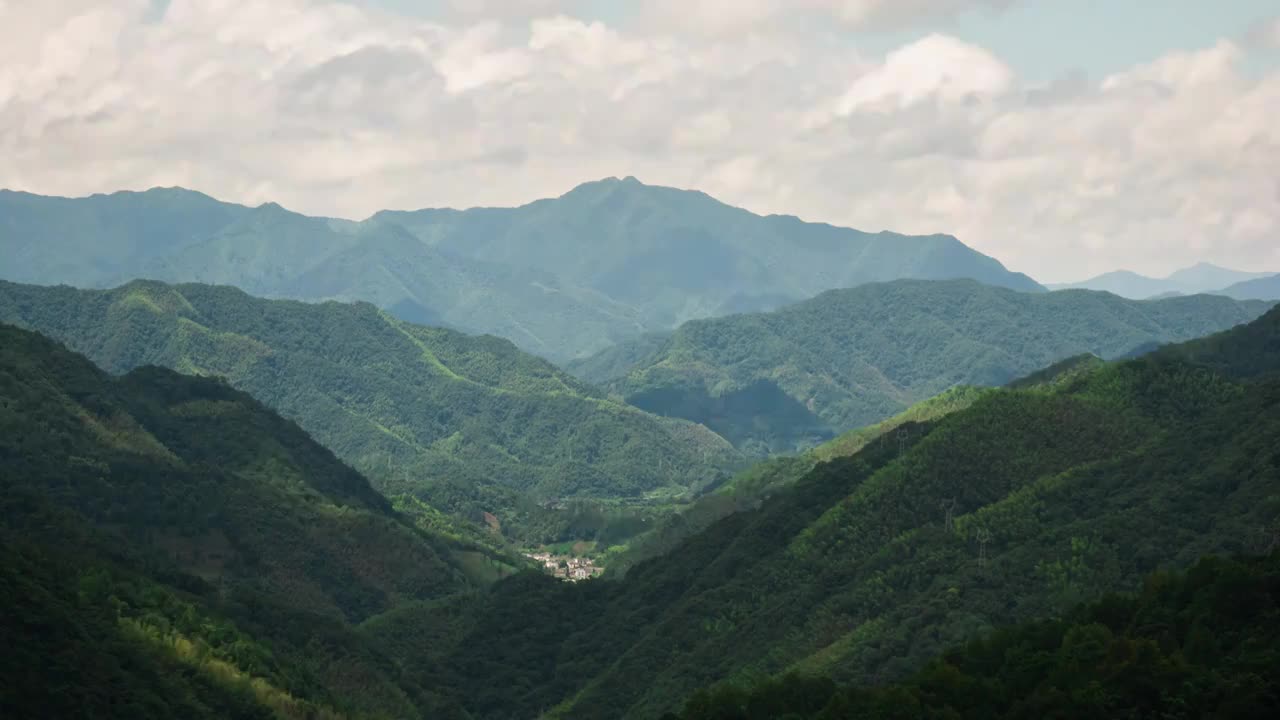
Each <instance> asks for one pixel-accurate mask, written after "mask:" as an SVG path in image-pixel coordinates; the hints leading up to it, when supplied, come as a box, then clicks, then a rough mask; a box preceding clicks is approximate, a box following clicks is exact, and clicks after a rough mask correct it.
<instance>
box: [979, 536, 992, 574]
mask: <svg viewBox="0 0 1280 720" xmlns="http://www.w3.org/2000/svg"><path fill="white" fill-rule="evenodd" d="M977 540H978V567H986V566H987V543H989V542H991V531H990V530H988V529H986V528H985V527H981V528H978V534H977Z"/></svg>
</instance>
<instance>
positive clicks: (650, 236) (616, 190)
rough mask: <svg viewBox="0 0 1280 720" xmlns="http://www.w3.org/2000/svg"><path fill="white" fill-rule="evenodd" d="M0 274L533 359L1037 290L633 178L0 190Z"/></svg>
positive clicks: (1021, 279) (900, 242) (1001, 271)
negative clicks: (339, 321) (322, 192)
mask: <svg viewBox="0 0 1280 720" xmlns="http://www.w3.org/2000/svg"><path fill="white" fill-rule="evenodd" d="M0 252H2V253H3V254H4V255H5V257H6V258H7V260H8V261H7V262H6V263H5V264H4V266H3V268H0V278H3V279H7V280H12V281H18V282H26V283H37V284H44V285H52V284H61V283H67V284H71V285H75V286H78V287H98V288H101V287H108V286H113V285H118V284H122V283H125V282H128V281H129V280H132V279H134V278H139V277H145V278H153V279H159V280H165V281H169V282H202V283H212V284H228V285H234V286H237V287H240V288H242V289H245V290H247V291H249V292H251V293H254V294H257V295H263V296H268V297H284V298H296V299H303V300H326V299H336V300H365V301H369V302H372V303H375V304H376V305H378V306H379V307H381V308H383V309H386V310H389V311H391V312H392V313H393V314H395V315H396V316H397V317H398V318H400V319H402V320H408V321H411V322H418V323H429V324H432V325H443V326H455V327H459V328H462V329H466V330H469V331H476V332H483V333H491V334H497V335H499V336H502V337H507V338H509V339H511V340H512V341H513V342H515V343H517V344H518V345H519V346H520V347H522V348H524V349H526V350H528V351H531V352H534V353H537V354H540V355H543V356H545V357H549V358H553V359H557V360H567V359H571V358H575V357H581V356H586V355H589V354H591V353H593V352H596V351H598V350H601V349H603V348H605V347H608V346H609V345H612V344H614V343H616V342H619V341H622V340H625V339H628V338H632V337H636V336H638V335H640V334H642V333H644V332H648V331H662V330H668V329H671V328H674V327H675V326H677V325H679V324H680V323H682V322H684V321H686V320H689V319H693V318H701V317H708V316H713V315H723V314H726V313H730V312H743V311H752V310H766V309H772V308H774V307H778V306H779V305H782V304H784V303H787V302H793V301H796V300H801V299H804V298H807V297H811V296H813V295H815V294H817V293H819V292H822V291H823V290H829V289H832V288H841V287H849V286H852V285H856V284H859V283H864V282H873V281H882V280H891V279H895V278H903V277H912V278H934V279H938V278H957V277H964V278H973V279H975V280H978V281H981V282H984V283H988V284H992V285H1000V286H1006V287H1011V288H1016V289H1020V290H1043V288H1041V287H1040V286H1039V285H1038V284H1036V283H1035V282H1034V281H1033V280H1031V279H1030V278H1028V277H1026V276H1025V275H1022V274H1019V273H1013V272H1010V271H1008V270H1007V269H1005V268H1004V267H1003V266H1002V265H1001V264H1000V263H999V262H998V261H996V260H994V259H992V258H990V257H987V256H985V255H982V254H981V253H978V252H976V251H974V250H972V249H971V248H969V247H967V246H965V245H963V244H962V243H960V242H959V241H958V240H956V239H955V238H953V237H950V236H945V235H931V236H923V237H916V236H906V235H897V234H893V233H876V234H872V233H864V232H860V231H857V230H851V229H847V228H838V227H833V226H830V225H824V224H817V223H806V222H802V221H800V220H798V219H796V218H793V217H784V216H769V217H761V216H758V215H754V214H752V213H749V212H747V211H745V210H742V209H739V208H734V207H730V206H728V205H725V204H723V203H720V202H718V201H716V200H714V199H712V198H711V197H709V196H707V195H705V194H703V193H700V192H692V191H684V190H676V189H672V188H664V187H654V186H648V185H644V184H642V183H640V182H638V181H636V180H635V179H633V178H627V179H625V180H617V179H609V180H604V181H600V182H593V183H587V184H585V185H582V186H580V187H578V188H576V189H574V190H572V191H571V192H569V193H566V194H565V195H563V196H561V197H559V198H553V199H547V200H540V201H538V202H534V203H530V204H528V205H525V206H522V207H518V208H477V209H472V210H422V211H416V212H382V213H378V214H377V215H375V216H374V217H372V218H370V219H368V220H366V221H364V222H351V221H346V220H333V219H328V218H314V217H307V216H304V215H300V214H297V213H293V212H289V211H288V210H285V209H284V208H281V207H280V206H278V205H275V204H272V203H268V204H265V205H262V206H260V207H257V208H247V207H244V206H240V205H234V204H229V203H220V202H218V201H216V200H213V199H212V198H209V197H207V196H205V195H201V194H199V193H194V192H190V191H186V190H181V189H155V190H150V191H147V192H144V193H132V192H121V193H115V194H112V195H95V196H93V197H89V198H83V199H69V198H52V197H42V196H37V195H31V194H28V193H15V192H8V191H0Z"/></svg>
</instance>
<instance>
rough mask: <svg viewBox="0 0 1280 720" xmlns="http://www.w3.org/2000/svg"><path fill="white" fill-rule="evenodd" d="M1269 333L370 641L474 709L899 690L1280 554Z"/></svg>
mask: <svg viewBox="0 0 1280 720" xmlns="http://www.w3.org/2000/svg"><path fill="white" fill-rule="evenodd" d="M1085 297H1086V298H1087V297H1090V296H1088V295H1086V296H1085ZM1278 335H1280V310H1272V311H1270V312H1269V313H1268V314H1266V315H1264V316H1263V317H1261V318H1259V319H1257V320H1255V321H1254V322H1252V323H1250V324H1248V325H1246V326H1242V327H1238V328H1235V329H1233V330H1230V331H1227V332H1225V333H1223V334H1221V335H1217V336H1214V337H1212V338H1209V339H1207V340H1204V341H1201V342H1196V343H1191V344H1189V345H1187V346H1174V347H1172V348H1169V349H1167V350H1162V351H1160V352H1158V353H1156V354H1154V355H1151V356H1149V357H1144V358H1140V359H1136V360H1130V361H1126V362H1120V363H1113V364H1104V365H1101V366H1098V365H1096V363H1095V364H1093V365H1094V366H1093V367H1090V363H1074V364H1073V365H1074V366H1075V367H1076V368H1077V370H1078V371H1076V372H1069V373H1066V375H1065V377H1063V378H1062V380H1061V381H1052V380H1051V381H1049V382H1044V381H1043V378H1041V379H1037V380H1035V381H1033V382H1031V383H1030V384H1027V385H1023V386H1021V387H1020V388H1017V389H996V390H988V391H986V392H985V393H983V394H982V395H981V397H978V398H976V399H975V400H974V401H973V402H972V404H969V405H968V407H965V408H963V409H959V410H956V411H954V412H950V413H949V414H945V416H944V417H942V418H941V419H938V420H936V421H931V422H925V423H919V424H911V423H909V424H906V425H902V426H900V427H899V428H898V430H897V431H895V433H894V436H893V437H894V439H897V438H898V433H899V432H901V433H903V434H902V440H900V441H899V442H890V443H880V442H873V443H870V444H868V445H866V446H865V447H863V448H862V449H861V450H859V451H857V452H856V453H855V454H853V455H852V456H849V457H840V458H836V459H833V460H832V461H830V462H826V463H820V464H818V465H817V466H816V467H815V468H814V469H813V470H812V471H810V472H809V473H808V474H807V475H805V476H804V477H803V478H802V479H800V480H799V481H798V482H796V483H795V484H794V485H792V486H791V487H790V488H787V489H784V490H782V491H781V492H778V493H776V494H775V495H774V496H773V497H772V498H771V499H769V500H768V501H766V502H764V503H763V504H761V505H760V507H759V508H758V509H745V510H744V511H742V512H737V513H734V514H732V515H730V516H728V517H726V518H724V519H722V520H720V521H719V522H717V523H715V524H713V525H712V526H710V527H709V528H708V529H707V530H705V531H704V532H702V533H700V534H698V535H696V536H694V537H692V538H690V539H688V540H687V541H685V542H683V543H681V544H679V545H678V546H677V547H675V548H674V549H673V550H672V551H671V552H670V553H668V554H667V555H665V556H663V557H660V558H655V559H652V560H649V561H646V562H643V563H640V564H639V565H637V566H635V567H634V568H632V569H631V570H630V572H628V573H627V575H626V577H625V578H624V579H623V580H621V581H619V582H616V583H608V582H589V583H585V584H581V585H578V586H565V585H563V584H559V583H556V582H554V581H552V580H550V579H547V578H544V577H541V576H537V575H527V576H523V575H522V576H519V577H516V578H511V579H509V580H505V581H502V582H500V583H498V584H497V585H495V586H494V587H493V588H492V589H491V590H490V591H489V592H488V593H487V596H486V598H485V599H484V600H483V601H471V602H469V603H467V605H466V606H465V607H462V606H457V605H450V606H449V607H448V608H434V609H430V608H428V609H422V608H418V609H414V608H406V609H404V610H398V611H395V612H392V613H389V614H387V615H384V616H381V617H380V618H379V619H378V620H377V621H376V622H373V623H370V624H368V625H366V627H365V630H366V632H368V633H369V634H370V637H372V638H376V639H378V640H379V641H380V642H386V643H388V647H389V648H391V650H390V651H391V652H394V653H395V654H396V655H397V657H399V658H401V661H402V662H405V663H408V664H419V663H427V662H431V663H434V664H435V666H436V667H438V668H439V672H440V675H438V676H433V678H435V679H434V680H433V684H435V685H438V686H440V687H450V688H453V689H454V692H456V695H455V697H456V699H457V700H458V702H460V703H461V704H463V705H465V706H466V707H467V708H468V710H469V711H470V712H471V713H472V714H473V715H475V716H476V717H493V718H497V717H512V716H534V715H536V714H537V713H538V712H539V711H540V710H542V709H546V708H554V710H552V711H550V712H549V715H550V716H552V717H561V718H596V717H623V718H654V717H658V716H660V715H661V714H662V713H664V712H666V711H668V710H673V709H676V708H678V707H679V706H680V704H681V703H682V702H683V698H684V697H686V696H687V695H688V694H689V693H691V692H693V691H694V690H696V689H697V688H699V687H704V686H708V685H712V684H714V683H717V682H719V681H723V680H735V679H740V680H750V679H752V678H760V677H767V676H772V675H778V674H784V673H787V672H800V673H804V674H810V675H814V674H816V675H824V676H829V677H831V678H832V679H833V680H834V681H835V682H838V683H848V682H853V683H881V682H888V681H893V680H896V679H900V678H905V677H908V676H910V674H911V673H913V672H915V671H916V670H918V669H920V668H922V667H924V666H925V665H926V664H927V663H928V662H929V660H930V659H931V658H933V657H935V656H936V655H937V654H938V653H940V652H942V651H943V650H945V649H946V648H948V647H954V646H956V645H957V644H960V643H963V642H965V641H967V640H968V639H971V638H975V637H978V636H979V635H981V634H983V633H985V632H987V631H988V630H989V629H991V628H993V627H996V626H1000V625H1004V624H1007V623H1011V622H1019V621H1029V620H1035V619H1044V618H1053V617H1060V616H1062V615H1063V614H1064V613H1067V612H1069V611H1070V609H1071V608H1072V607H1074V606H1075V605H1076V604H1077V603H1078V602H1081V601H1088V600H1090V599H1093V598H1096V597H1098V596H1100V595H1101V594H1102V593H1105V592H1111V591H1117V590H1127V589H1132V588H1134V587H1136V586H1137V583H1138V582H1139V580H1140V578H1142V577H1143V576H1145V575H1146V574H1148V573H1151V572H1153V571H1157V570H1160V569H1164V568H1178V567H1187V566H1189V565H1191V564H1192V563H1193V562H1195V561H1196V559H1198V558H1200V557H1203V556H1205V555H1212V554H1219V555H1221V554H1228V555H1229V554H1236V553H1240V552H1242V551H1245V550H1246V549H1248V548H1252V547H1254V546H1256V545H1257V544H1258V540H1259V538H1260V537H1262V538H1263V539H1264V540H1266V541H1270V540H1271V539H1272V537H1273V535H1272V531H1271V530H1270V529H1269V528H1272V527H1273V526H1274V523H1275V522H1276V519H1277V518H1278V517H1280V379H1277V375H1276V372H1277V370H1280V345H1277V343H1276V341H1275V338H1276V337H1277V336H1278ZM427 638H430V642H428V641H427ZM424 648H427V649H425V650H424ZM479 678H483V680H477V679H479Z"/></svg>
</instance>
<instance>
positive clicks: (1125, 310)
mask: <svg viewBox="0 0 1280 720" xmlns="http://www.w3.org/2000/svg"><path fill="white" fill-rule="evenodd" d="M1267 307H1269V304H1268V303H1263V302H1237V301H1234V300H1230V299H1228V298H1223V297H1216V296H1204V295H1201V296H1193V297H1186V298H1172V299H1168V300H1160V301H1150V302H1138V301H1132V300H1125V299H1123V298H1120V297H1116V296H1115V295H1110V294H1106V293H1095V292H1087V291H1064V292H1055V293H1020V292H1014V291H1012V290H1008V289H1004V288H995V287H990V286H984V285H980V284H978V283H976V282H973V281H965V280H957V281H947V282H926V281H918V280H899V281H895V282H891V283H873V284H867V285H862V286H859V287H856V288H851V289H847V290H834V291H831V292H827V293H823V294H822V295H820V296H818V297H816V298H813V299H812V300H808V301H805V302H802V303H798V304H796V305H792V306H789V307H786V308H783V309H781V310H777V311H775V312H771V313H757V314H748V315H735V316H730V317H725V318H717V319H710V320H700V321H695V322H690V323H687V324H685V325H683V326H682V327H681V328H680V329H679V330H677V331H676V332H675V333H674V334H673V335H672V336H670V337H669V338H668V339H667V340H666V341H665V342H663V343H662V344H661V345H657V344H655V343H654V341H653V340H651V339H645V340H642V341H641V342H642V347H643V348H644V350H641V351H636V350H634V349H632V348H630V347H629V346H625V345H624V346H621V347H619V348H614V349H611V350H607V351H605V353H604V354H602V356H601V357H600V358H597V359H596V360H594V361H592V362H590V363H584V364H581V365H579V366H577V370H578V372H579V373H580V374H582V375H584V376H587V377H589V379H590V380H592V381H595V382H601V381H603V380H604V378H601V377H598V376H597V375H596V374H595V373H594V372H593V371H594V370H598V369H601V368H612V369H614V370H615V371H616V370H617V369H618V368H620V367H624V366H625V365H626V363H625V361H621V360H617V359H616V357H617V356H619V355H623V356H627V357H628V358H629V359H631V360H633V365H632V367H631V368H630V369H629V370H628V371H627V372H626V374H625V375H624V376H621V377H619V378H617V379H615V380H613V381H612V382H610V383H609V387H610V388H611V389H613V390H615V391H617V392H618V393H620V394H621V395H622V396H623V397H625V398H626V399H627V400H628V401H629V402H631V403H632V404H634V405H636V406H637V407H641V408H644V409H646V410H649V411H652V412H655V413H658V414H662V415H668V416H672V417H682V418H686V419H689V420H693V421H695V422H699V423H702V424H704V425H706V426H707V427H709V428H711V429H712V430H715V431H716V432H717V433H719V434H721V435H723V436H724V437H726V438H728V439H729V440H731V441H732V442H734V444H736V445H738V446H739V447H740V448H744V449H746V450H748V451H751V452H753V453H756V454H764V453H767V452H770V451H779V450H788V449H791V448H793V447H795V446H797V445H804V444H812V443H813V442H814V441H816V440H821V439H823V438H826V437H830V436H831V435H832V434H833V433H839V432H843V431H845V430H848V429H850V428H854V427H859V426H863V425H869V424H871V423H875V422H878V421H880V420H882V419H884V418H887V417H889V416H891V415H893V414H895V413H898V412H901V411H902V410H904V409H906V408H907V407H909V406H910V405H911V404H913V403H915V402H918V401H920V400H923V399H925V398H928V397H930V396H932V395H935V394H937V393H939V392H942V391H943V390H945V389H947V388H949V387H952V386H954V385H961V384H963V385H1002V384H1004V383H1006V382H1009V381H1010V380H1012V379H1014V378H1016V377H1019V376H1021V375H1024V374H1026V373H1029V372H1031V371H1033V370H1036V369H1037V368H1041V367H1044V366H1046V365H1049V364H1051V363H1054V362H1057V361H1059V360H1062V359H1064V358H1068V357H1071V356H1074V355H1079V354H1081V353H1092V354H1094V355H1097V356H1099V357H1102V358H1115V357H1118V356H1121V355H1123V354H1125V353H1127V352H1129V351H1131V350H1133V349H1134V348H1136V347H1139V346H1142V345H1146V344H1158V343H1165V342H1175V341H1180V340H1187V339H1190V338H1193V337H1196V336H1199V335H1204V334H1207V333H1210V332H1214V331H1217V330H1222V329H1224V328H1229V327H1231V326H1233V325H1236V324H1238V323H1242V322H1246V321H1248V320H1251V319H1253V318H1255V317H1257V316H1258V315H1259V314H1261V313H1262V312H1264V311H1265V310H1266V308H1267Z"/></svg>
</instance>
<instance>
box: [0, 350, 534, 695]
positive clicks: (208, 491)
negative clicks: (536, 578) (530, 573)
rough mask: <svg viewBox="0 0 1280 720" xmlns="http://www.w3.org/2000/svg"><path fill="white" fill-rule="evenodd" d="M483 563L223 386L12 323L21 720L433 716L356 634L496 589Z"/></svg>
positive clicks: (0, 404)
mask: <svg viewBox="0 0 1280 720" xmlns="http://www.w3.org/2000/svg"><path fill="white" fill-rule="evenodd" d="M476 556H487V553H486V551H484V550H483V549H481V548H477V547H474V546H469V545H466V544H463V543H459V542H456V541H451V540H448V539H446V538H442V537H438V536H433V535H431V534H428V533H425V532H423V531H422V530H420V529H417V528H416V527H414V526H413V524H412V523H411V521H410V520H409V519H408V518H405V517H402V516H400V515H398V514H397V513H395V512H394V511H393V510H392V509H391V506H390V503H388V502H387V500H386V499H385V498H383V497H382V496H381V495H379V494H378V493H377V492H375V491H374V490H373V488H372V487H370V485H369V483H368V482H367V481H366V480H365V479H364V478H363V477H361V476H360V475H358V474H357V473H356V472H355V471H353V470H351V469H350V468H349V467H347V466H345V465H343V464H342V463H341V462H340V461H338V460H337V459H336V458H335V457H334V456H333V454H332V453H330V452H329V451H328V450H326V449H324V448H323V447H321V446H320V445H318V444H316V443H315V442H314V441H312V440H311V439H310V438H309V437H307V435H306V434H305V433H303V432H302V430H301V429H299V428H298V427H297V425H295V424H294V423H292V422H289V421H287V420H284V419H283V418H280V417H279V416H277V415H275V414H274V413H272V412H271V411H269V410H268V409H266V408H265V407H263V406H262V405H261V404H259V403H258V402H256V401H255V400H253V399H252V398H250V397H249V396H247V395H246V394H244V393H242V392H240V391H237V390H235V389H233V388H231V387H229V386H227V385H226V384H225V383H223V382H221V381H219V380H216V379H210V378H194V377H188V376H182V375H178V374H176V373H174V372H172V371H170V370H166V369H162V368H156V367H144V368H140V369H137V370H135V371H133V372H131V373H129V374H128V375H125V376H123V377H118V378H116V377H111V376H108V375H106V374H105V373H103V372H102V371H101V370H99V369H97V368H95V367H94V366H93V365H91V364H90V363H89V362H88V361H87V360H86V359H84V358H83V357H81V356H78V355H75V354H73V353H71V352H69V351H67V350H66V349H64V348H63V347H61V346H59V345H58V344H57V343H55V342H53V341H51V340H49V339H47V338H44V337H42V336H40V335H37V334H35V333H30V332H27V331H24V330H20V329H17V328H14V327H11V326H8V325H0V601H2V603H0V604H2V606H3V607H4V613H3V617H2V618H0V643H2V644H3V646H4V647H5V653H4V654H3V657H0V709H2V710H3V714H4V716H5V717H14V718H24V717H32V718H35V717H119V718H140V717H154V718H169V717H210V718H214V717H246V718H248V717H252V718H267V717H290V718H303V717H325V718H337V717H381V716H387V715H391V716H398V717H405V716H413V715H417V714H419V713H426V712H427V711H428V709H429V708H432V707H434V702H435V701H434V700H433V699H432V698H433V696H432V695H431V694H430V692H428V691H427V690H424V689H423V688H421V687H420V686H417V685H415V684H413V683H412V682H408V681H405V680H404V679H403V678H402V677H401V676H400V673H399V671H398V670H397V669H396V668H395V667H394V665H393V664H392V663H391V662H390V661H389V659H388V658H387V657H386V656H385V654H383V653H382V652H381V651H380V650H379V649H377V648H376V647H374V646H373V645H372V644H371V643H369V642H367V641H365V640H364V639H362V638H361V637H360V636H359V635H358V634H357V633H356V631H355V627H356V625H357V624H358V623H360V622H361V621H364V620H366V619H368V618H370V617H373V616H376V615H379V614H381V613H384V612H386V611H388V610H391V609H394V608H397V607H401V606H403V605H406V604H409V603H412V602H421V601H426V600H430V599H432V598H443V597H454V596H457V594H458V593H466V592H470V591H472V590H473V589H474V588H476V587H478V586H480V585H481V584H483V583H485V582H488V581H489V578H488V577H485V576H483V575H477V574H475V573H474V570H473V568H474V567H475V563H474V562H473V561H471V560H470V559H471V558H474V557H476ZM488 557H489V559H490V562H491V563H493V564H494V566H495V567H497V566H498V563H501V562H502V558H500V557H498V556H488ZM507 570H508V571H510V570H514V568H510V567H508V568H507Z"/></svg>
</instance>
